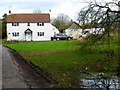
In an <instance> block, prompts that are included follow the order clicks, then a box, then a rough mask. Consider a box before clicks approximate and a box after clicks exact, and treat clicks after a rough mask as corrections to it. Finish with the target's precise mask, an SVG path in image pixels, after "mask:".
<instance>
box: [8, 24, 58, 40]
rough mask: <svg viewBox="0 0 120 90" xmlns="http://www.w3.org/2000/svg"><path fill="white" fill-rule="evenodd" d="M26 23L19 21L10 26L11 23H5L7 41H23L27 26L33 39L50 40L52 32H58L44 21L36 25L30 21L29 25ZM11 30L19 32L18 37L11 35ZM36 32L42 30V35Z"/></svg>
mask: <svg viewBox="0 0 120 90" xmlns="http://www.w3.org/2000/svg"><path fill="white" fill-rule="evenodd" d="M27 25H28V23H19V26H12V23H7V41H11V40H19V41H25V31H26V30H27V29H28V28H29V29H30V30H31V31H32V32H33V33H32V40H33V41H46V40H51V37H52V36H53V35H54V33H59V31H58V29H56V28H55V27H54V26H53V25H51V24H50V23H44V26H37V23H30V26H27ZM13 32H19V36H18V37H14V36H13V35H12V33H13ZM37 32H44V36H38V33H37Z"/></svg>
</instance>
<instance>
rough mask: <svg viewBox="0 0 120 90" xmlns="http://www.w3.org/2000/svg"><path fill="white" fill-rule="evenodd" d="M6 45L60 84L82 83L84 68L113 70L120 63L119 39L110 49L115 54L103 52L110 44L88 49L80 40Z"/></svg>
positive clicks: (99, 70)
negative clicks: (119, 53) (84, 47)
mask: <svg viewBox="0 0 120 90" xmlns="http://www.w3.org/2000/svg"><path fill="white" fill-rule="evenodd" d="M6 46H8V47H10V48H12V49H14V50H16V51H17V52H18V53H19V54H20V55H21V56H23V58H24V59H25V60H28V61H31V62H32V63H33V64H35V65H36V66H39V67H40V68H42V69H44V70H46V71H47V72H48V73H49V75H50V76H52V77H53V79H55V80H56V81H57V82H58V84H59V85H60V87H79V85H78V83H79V74H80V73H81V72H113V71H115V70H116V67H117V66H118V65H117V58H116V55H117V54H116V53H117V50H118V46H117V44H116V43H113V44H112V45H111V48H110V49H112V50H113V52H115V53H114V56H111V58H108V57H107V55H106V53H104V52H102V51H106V50H108V45H107V44H103V45H97V46H94V47H92V48H91V49H84V50H80V47H81V46H80V42H79V41H48V42H24V43H14V44H7V45H6Z"/></svg>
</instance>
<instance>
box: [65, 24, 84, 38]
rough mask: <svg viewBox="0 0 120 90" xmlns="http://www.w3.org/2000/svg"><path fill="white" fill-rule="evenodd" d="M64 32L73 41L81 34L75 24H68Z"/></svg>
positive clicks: (80, 29) (79, 27) (77, 25)
mask: <svg viewBox="0 0 120 90" xmlns="http://www.w3.org/2000/svg"><path fill="white" fill-rule="evenodd" d="M64 32H65V33H66V35H68V36H72V37H73V39H78V38H79V36H80V34H81V33H82V27H81V26H80V25H79V24H78V23H76V22H70V23H69V24H68V25H67V26H66V27H65V30H64Z"/></svg>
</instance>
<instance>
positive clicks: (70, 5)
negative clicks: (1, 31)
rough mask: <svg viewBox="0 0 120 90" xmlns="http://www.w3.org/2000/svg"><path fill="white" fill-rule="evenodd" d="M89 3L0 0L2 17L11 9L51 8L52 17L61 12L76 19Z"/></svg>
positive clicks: (43, 11) (21, 11) (61, 0)
mask: <svg viewBox="0 0 120 90" xmlns="http://www.w3.org/2000/svg"><path fill="white" fill-rule="evenodd" d="M89 1H91V0H86V2H89ZM97 1H100V2H104V1H112V0H97ZM87 5H88V4H87V3H85V1H84V0H0V18H2V15H3V14H4V13H7V14H8V11H9V10H11V12H12V13H33V11H34V10H37V9H40V10H41V12H42V13H49V10H51V13H50V14H51V17H52V18H54V17H56V16H57V15H58V14H59V13H64V14H66V15H68V16H69V17H70V18H71V19H73V20H76V17H77V13H78V11H80V9H81V8H83V7H85V6H87Z"/></svg>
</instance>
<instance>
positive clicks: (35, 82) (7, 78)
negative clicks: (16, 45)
mask: <svg viewBox="0 0 120 90" xmlns="http://www.w3.org/2000/svg"><path fill="white" fill-rule="evenodd" d="M0 47H2V46H0ZM50 87H52V85H51V84H50V83H49V82H47V81H46V80H45V79H43V78H42V77H41V75H39V74H38V73H37V72H35V71H34V70H33V69H32V68H31V67H30V66H29V65H28V64H27V63H25V62H24V61H23V60H20V58H19V57H17V56H15V54H13V53H11V51H10V50H9V49H8V48H6V47H2V88H50Z"/></svg>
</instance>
